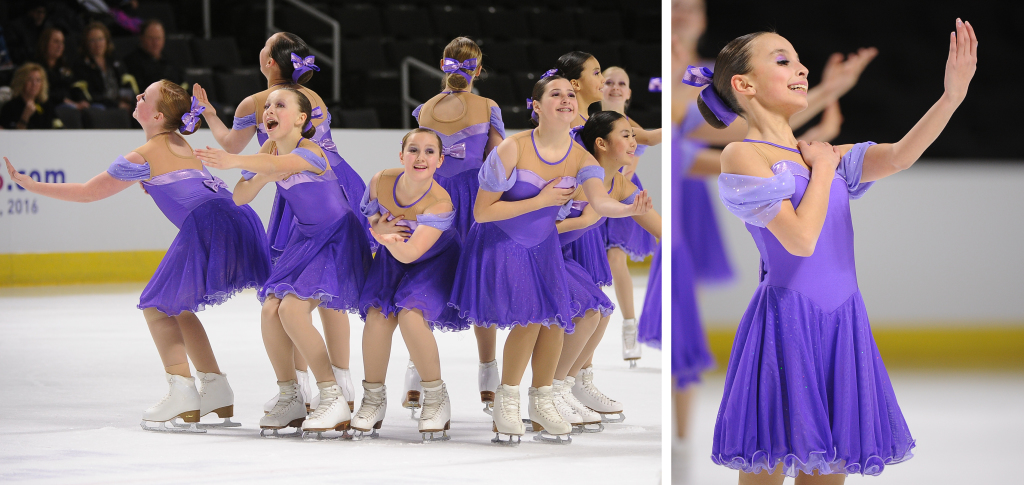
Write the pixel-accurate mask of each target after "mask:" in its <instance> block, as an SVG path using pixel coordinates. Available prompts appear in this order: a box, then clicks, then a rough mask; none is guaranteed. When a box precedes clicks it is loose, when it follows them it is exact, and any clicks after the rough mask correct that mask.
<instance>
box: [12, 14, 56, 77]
mask: <svg viewBox="0 0 1024 485" xmlns="http://www.w3.org/2000/svg"><path fill="white" fill-rule="evenodd" d="M46 17H47V12H46V6H45V5H42V2H40V4H39V5H37V6H34V7H31V8H30V9H29V10H28V11H27V12H25V15H22V16H21V17H18V18H17V19H15V20H14V21H13V22H11V24H10V25H9V26H8V29H7V32H6V34H5V35H6V37H7V49H8V51H9V53H10V56H11V59H12V60H13V61H14V63H15V64H21V63H23V62H28V61H30V60H32V59H34V58H35V57H36V56H35V52H34V51H35V46H36V39H38V38H39V34H40V33H42V31H43V29H45V28H47V27H50V22H49V21H48V20H47V18H46Z"/></svg>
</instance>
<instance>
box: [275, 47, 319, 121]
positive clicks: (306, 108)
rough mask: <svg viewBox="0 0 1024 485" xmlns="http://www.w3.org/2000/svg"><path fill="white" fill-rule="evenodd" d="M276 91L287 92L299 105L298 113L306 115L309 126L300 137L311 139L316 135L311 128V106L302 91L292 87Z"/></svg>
mask: <svg viewBox="0 0 1024 485" xmlns="http://www.w3.org/2000/svg"><path fill="white" fill-rule="evenodd" d="M289 65H291V64H289ZM278 91H288V92H290V93H292V94H294V95H295V99H296V101H298V103H299V111H300V112H302V113H305V114H306V123H307V124H309V126H310V128H309V129H308V130H307V129H304V130H302V137H303V138H313V135H315V134H316V127H315V126H313V104H312V103H310V102H309V98H307V97H306V95H305V94H302V91H299V90H298V89H295V88H294V87H292V86H285V87H283V88H281V89H279V90H278ZM303 128H305V125H303Z"/></svg>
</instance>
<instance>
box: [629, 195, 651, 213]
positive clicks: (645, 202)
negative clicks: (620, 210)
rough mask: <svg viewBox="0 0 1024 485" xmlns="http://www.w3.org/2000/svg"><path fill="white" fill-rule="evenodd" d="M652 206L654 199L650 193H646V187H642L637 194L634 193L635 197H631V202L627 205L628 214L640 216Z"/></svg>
mask: <svg viewBox="0 0 1024 485" xmlns="http://www.w3.org/2000/svg"><path fill="white" fill-rule="evenodd" d="M653 208H654V201H653V200H652V199H651V196H650V195H647V189H644V190H641V191H640V193H639V194H636V197H635V198H634V199H633V204H631V205H630V206H629V215H630V216H642V215H644V214H646V213H647V211H649V210H651V209H653Z"/></svg>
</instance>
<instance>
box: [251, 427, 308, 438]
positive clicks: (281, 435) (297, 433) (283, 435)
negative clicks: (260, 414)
mask: <svg viewBox="0 0 1024 485" xmlns="http://www.w3.org/2000/svg"><path fill="white" fill-rule="evenodd" d="M282 429H284V428H279V429H268V428H263V429H260V437H261V438H293V437H298V436H301V435H302V430H300V429H299V428H295V431H292V432H291V433H280V432H279V431H280V430H282ZM268 431H269V432H270V433H268Z"/></svg>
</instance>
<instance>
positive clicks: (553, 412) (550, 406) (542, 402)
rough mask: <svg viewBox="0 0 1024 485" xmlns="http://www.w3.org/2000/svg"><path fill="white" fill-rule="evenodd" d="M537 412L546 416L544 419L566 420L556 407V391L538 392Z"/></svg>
mask: <svg viewBox="0 0 1024 485" xmlns="http://www.w3.org/2000/svg"><path fill="white" fill-rule="evenodd" d="M536 403H537V412H538V413H539V414H540V415H541V416H544V419H547V420H549V421H555V422H557V421H565V419H564V418H562V415H561V414H559V413H558V409H556V408H555V396H554V393H551V394H548V395H545V394H541V393H539V392H538V393H537V399H536Z"/></svg>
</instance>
